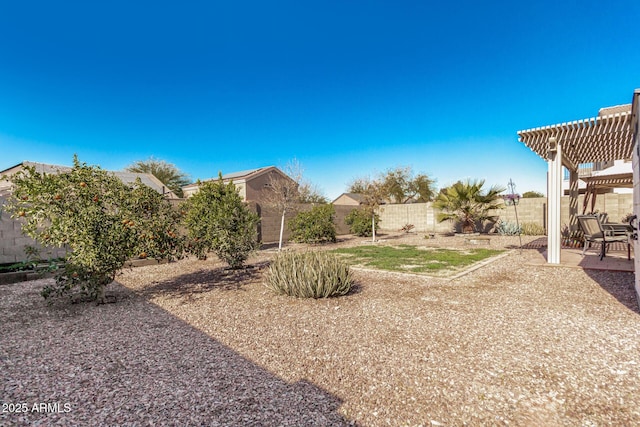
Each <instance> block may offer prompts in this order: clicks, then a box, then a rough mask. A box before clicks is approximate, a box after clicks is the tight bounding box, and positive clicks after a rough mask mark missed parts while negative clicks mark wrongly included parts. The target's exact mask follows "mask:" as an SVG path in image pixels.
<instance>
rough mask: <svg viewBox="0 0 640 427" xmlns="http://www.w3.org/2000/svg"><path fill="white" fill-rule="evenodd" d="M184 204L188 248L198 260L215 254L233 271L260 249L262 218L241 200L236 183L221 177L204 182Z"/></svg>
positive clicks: (220, 175)
mask: <svg viewBox="0 0 640 427" xmlns="http://www.w3.org/2000/svg"><path fill="white" fill-rule="evenodd" d="M185 203H186V204H185V205H184V206H183V209H184V210H185V219H184V222H185V225H186V227H187V230H188V233H189V246H188V248H189V250H190V251H191V253H193V254H195V255H196V256H197V257H198V259H206V254H207V252H209V251H213V252H215V254H216V255H217V256H218V258H220V259H221V260H222V261H224V262H226V263H227V264H229V266H230V267H231V268H240V267H242V266H243V265H244V262H245V261H246V260H247V259H248V258H249V256H250V255H251V254H252V253H253V252H254V251H256V250H257V249H258V247H259V246H260V243H259V242H258V228H257V225H258V222H259V220H260V218H259V217H258V215H257V214H256V213H255V212H252V211H251V210H249V208H248V207H247V205H246V203H244V202H243V201H242V198H241V197H240V195H239V194H238V191H237V190H236V187H235V185H234V184H233V182H229V183H226V184H225V183H224V182H223V181H222V174H219V176H218V180H217V181H206V182H202V183H201V184H200V189H199V191H198V192H197V193H196V194H195V195H193V197H191V198H189V199H188V200H187V201H186V202H185Z"/></svg>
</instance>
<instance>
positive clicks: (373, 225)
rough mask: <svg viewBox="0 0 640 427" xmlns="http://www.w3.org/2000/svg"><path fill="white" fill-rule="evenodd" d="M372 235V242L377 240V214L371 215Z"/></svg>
mask: <svg viewBox="0 0 640 427" xmlns="http://www.w3.org/2000/svg"><path fill="white" fill-rule="evenodd" d="M371 235H372V236H373V240H372V242H374V243H375V241H376V214H375V212H374V213H373V215H371Z"/></svg>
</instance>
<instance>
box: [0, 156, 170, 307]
mask: <svg viewBox="0 0 640 427" xmlns="http://www.w3.org/2000/svg"><path fill="white" fill-rule="evenodd" d="M11 181H12V183H13V192H12V197H11V198H10V199H9V201H8V202H7V204H6V209H7V211H8V212H10V213H11V214H12V216H13V217H14V218H24V220H23V225H22V231H23V233H24V234H26V235H28V236H29V237H31V238H33V239H34V240H35V241H37V242H38V243H40V244H42V245H44V246H54V247H66V248H67V249H68V255H67V259H66V263H65V267H64V269H62V270H60V271H59V272H58V273H57V275H56V280H55V285H53V286H50V285H47V286H45V288H44V289H43V291H42V295H43V296H44V297H45V298H48V297H50V296H60V295H64V294H68V293H71V291H72V290H77V289H80V291H81V292H82V293H84V294H86V295H88V296H89V297H91V298H92V299H98V300H99V301H104V288H105V286H106V285H108V284H109V283H111V282H112V281H113V280H114V277H115V274H116V272H117V271H118V270H120V269H121V268H122V267H123V265H124V263H125V262H126V261H127V260H128V259H130V258H133V257H138V256H141V257H143V258H144V257H154V258H165V257H168V258H175V257H180V256H181V254H182V238H181V237H180V236H179V233H178V222H179V219H178V213H177V212H175V211H174V210H173V209H172V207H171V205H170V204H169V202H168V201H167V200H165V199H164V198H163V197H162V195H161V194H159V193H157V192H156V191H154V190H153V189H151V188H149V187H147V186H146V185H144V184H142V183H141V182H140V181H138V182H136V183H134V184H133V185H132V186H128V185H126V184H124V183H123V182H122V181H121V180H120V179H118V178H117V177H115V176H113V175H112V174H109V173H108V172H106V171H104V170H102V169H100V168H99V167H97V166H87V165H86V164H85V163H80V161H79V160H78V158H77V157H75V156H74V160H73V168H72V169H71V170H69V171H66V170H65V171H61V173H57V174H46V173H39V172H36V170H35V168H33V167H25V169H24V170H23V171H21V172H19V173H18V174H16V175H13V176H12V177H11Z"/></svg>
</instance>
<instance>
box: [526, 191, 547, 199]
mask: <svg viewBox="0 0 640 427" xmlns="http://www.w3.org/2000/svg"><path fill="white" fill-rule="evenodd" d="M522 197H523V198H524V199H533V198H536V197H544V194H542V193H540V192H539V191H525V192H524V193H522Z"/></svg>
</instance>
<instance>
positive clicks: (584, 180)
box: [562, 104, 633, 196]
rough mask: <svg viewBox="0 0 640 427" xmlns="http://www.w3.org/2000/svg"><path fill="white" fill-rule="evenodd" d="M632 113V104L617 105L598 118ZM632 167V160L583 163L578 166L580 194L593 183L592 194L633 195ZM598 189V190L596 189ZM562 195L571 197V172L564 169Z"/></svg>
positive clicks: (604, 110) (606, 109) (601, 113)
mask: <svg viewBox="0 0 640 427" xmlns="http://www.w3.org/2000/svg"><path fill="white" fill-rule="evenodd" d="M620 113H626V114H630V113H631V104H624V105H616V106H614V107H606V108H601V109H600V111H598V117H602V116H608V115H612V114H620ZM632 172H633V169H632V165H631V159H617V160H611V161H606V162H594V163H582V164H580V165H578V178H579V181H578V192H579V193H580V194H584V193H586V192H587V185H588V184H589V183H592V184H593V186H594V188H593V189H591V191H592V192H596V191H597V193H598V194H603V193H620V194H623V193H632V192H633V188H632V186H633V182H632ZM595 187H597V188H595ZM562 194H564V195H565V196H567V195H569V171H568V170H566V169H564V175H563V180H562Z"/></svg>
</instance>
